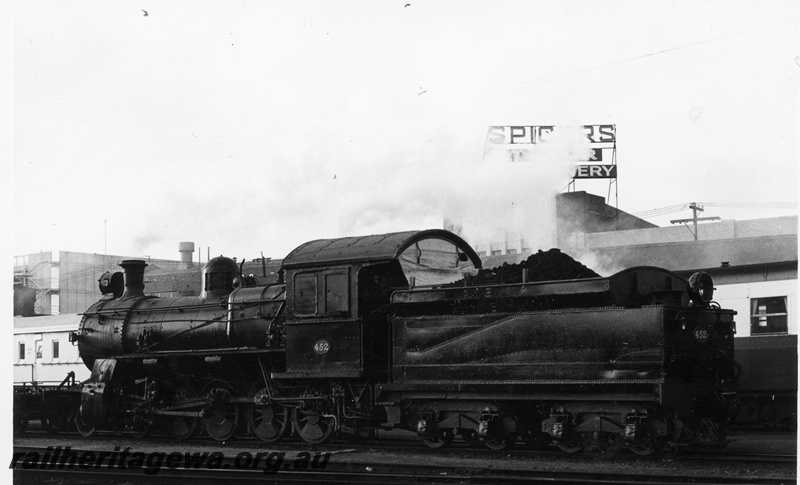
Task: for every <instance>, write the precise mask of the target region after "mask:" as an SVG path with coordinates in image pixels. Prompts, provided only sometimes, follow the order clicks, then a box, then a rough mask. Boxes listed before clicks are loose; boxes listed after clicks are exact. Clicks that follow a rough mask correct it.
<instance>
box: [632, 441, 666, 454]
mask: <svg viewBox="0 0 800 485" xmlns="http://www.w3.org/2000/svg"><path fill="white" fill-rule="evenodd" d="M628 448H629V449H630V450H631V451H632V452H634V453H635V454H637V455H639V456H650V455H652V454H654V453H657V452H658V451H660V450H661V448H662V445H661V443H646V444H631V445H629V446H628Z"/></svg>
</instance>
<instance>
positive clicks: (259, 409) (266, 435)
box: [247, 389, 289, 443]
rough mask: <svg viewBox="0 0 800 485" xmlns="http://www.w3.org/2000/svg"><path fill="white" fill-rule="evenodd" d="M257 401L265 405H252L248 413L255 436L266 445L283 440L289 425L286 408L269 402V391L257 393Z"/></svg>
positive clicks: (264, 390) (263, 390)
mask: <svg viewBox="0 0 800 485" xmlns="http://www.w3.org/2000/svg"><path fill="white" fill-rule="evenodd" d="M254 398H255V400H256V401H257V402H259V403H263V404H251V405H250V407H249V408H248V412H247V422H248V424H249V425H250V429H252V430H253V434H254V435H256V437H257V438H258V439H260V440H261V441H263V442H265V443H274V442H276V441H278V440H279V439H281V437H282V436H283V434H284V433H285V431H286V426H287V424H288V423H289V413H288V412H287V410H286V408H285V407H283V406H281V405H280V404H278V403H275V402H269V400H268V399H269V398H268V397H267V390H266V389H261V390H259V391H258V392H256V393H255V396H254Z"/></svg>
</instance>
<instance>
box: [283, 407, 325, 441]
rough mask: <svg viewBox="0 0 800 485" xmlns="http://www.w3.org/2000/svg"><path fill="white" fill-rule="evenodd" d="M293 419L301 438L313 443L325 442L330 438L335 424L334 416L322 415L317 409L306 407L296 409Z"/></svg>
mask: <svg viewBox="0 0 800 485" xmlns="http://www.w3.org/2000/svg"><path fill="white" fill-rule="evenodd" d="M292 420H293V421H294V426H295V429H297V434H299V435H300V438H302V439H303V441H305V442H306V443H310V444H312V445H316V444H320V443H324V442H325V441H326V440H327V439H328V438H330V436H331V433H332V432H333V427H334V424H335V421H334V419H333V418H332V417H327V416H322V415H321V414H319V413H318V412H316V411H312V410H305V409H295V410H294V413H293V416H292Z"/></svg>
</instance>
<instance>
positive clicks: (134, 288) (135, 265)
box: [119, 259, 147, 299]
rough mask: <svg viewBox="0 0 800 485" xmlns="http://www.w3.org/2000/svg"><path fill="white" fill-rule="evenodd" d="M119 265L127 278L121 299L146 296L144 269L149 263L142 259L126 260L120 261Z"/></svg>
mask: <svg viewBox="0 0 800 485" xmlns="http://www.w3.org/2000/svg"><path fill="white" fill-rule="evenodd" d="M119 265H120V266H121V267H122V274H123V277H124V278H125V291H124V292H123V293H122V297H121V298H123V299H124V298H137V297H140V296H144V267H145V266H147V263H145V262H144V261H143V260H141V259H126V260H124V261H120V263H119Z"/></svg>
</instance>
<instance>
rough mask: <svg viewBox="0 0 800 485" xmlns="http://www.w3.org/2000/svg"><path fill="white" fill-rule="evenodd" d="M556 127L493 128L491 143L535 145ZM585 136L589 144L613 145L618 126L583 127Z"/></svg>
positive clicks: (490, 129)
mask: <svg viewBox="0 0 800 485" xmlns="http://www.w3.org/2000/svg"><path fill="white" fill-rule="evenodd" d="M555 129H556V127H555V126H552V125H549V126H492V127H490V128H489V143H492V144H495V145H505V144H509V145H535V144H537V143H543V142H546V141H547V138H548V135H549V134H550V133H552V132H553V131H554V130H555ZM581 131H582V133H583V136H585V137H586V140H587V141H588V142H589V143H613V142H615V141H616V137H617V135H616V125H583V126H582V127H581Z"/></svg>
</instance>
